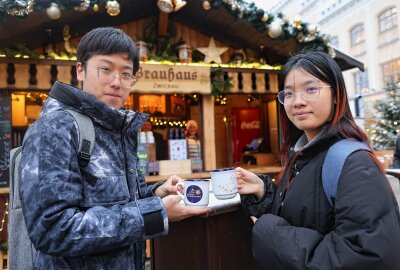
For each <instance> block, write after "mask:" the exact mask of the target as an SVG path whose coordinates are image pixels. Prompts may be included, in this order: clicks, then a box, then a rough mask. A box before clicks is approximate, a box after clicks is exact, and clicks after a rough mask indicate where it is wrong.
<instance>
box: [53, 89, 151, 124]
mask: <svg viewBox="0 0 400 270" xmlns="http://www.w3.org/2000/svg"><path fill="white" fill-rule="evenodd" d="M49 96H50V97H52V98H54V99H56V100H58V101H60V102H62V103H64V104H65V105H67V106H69V107H72V108H73V109H75V110H77V111H80V112H82V113H84V114H86V115H88V116H90V117H91V118H92V119H93V120H94V121H95V122H97V123H98V124H100V125H102V126H104V127H105V128H107V129H110V130H112V129H121V128H123V127H124V126H126V125H128V126H129V127H130V128H133V129H134V130H138V129H139V128H140V127H141V126H142V125H143V123H144V122H145V121H146V120H147V118H148V114H144V113H141V112H133V111H128V110H123V109H120V110H117V109H115V108H113V107H111V106H109V105H108V104H106V103H104V102H103V101H101V100H98V99H97V98H96V97H95V96H93V95H91V94H89V93H86V92H84V91H82V90H81V89H78V88H76V87H74V86H71V85H68V84H64V83H61V82H58V81H56V82H55V83H54V85H53V87H52V89H51V91H50V93H49ZM133 120H137V121H135V122H134V123H133V125H131V122H132V121H133Z"/></svg>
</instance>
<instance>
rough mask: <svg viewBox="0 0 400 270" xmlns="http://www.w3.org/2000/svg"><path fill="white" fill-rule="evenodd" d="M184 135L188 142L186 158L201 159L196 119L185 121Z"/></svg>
mask: <svg viewBox="0 0 400 270" xmlns="http://www.w3.org/2000/svg"><path fill="white" fill-rule="evenodd" d="M185 137H186V140H187V144H188V158H189V159H192V160H201V146H200V138H199V126H198V125H197V122H196V121H194V120H189V121H187V123H186V131H185Z"/></svg>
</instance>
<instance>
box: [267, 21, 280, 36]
mask: <svg viewBox="0 0 400 270" xmlns="http://www.w3.org/2000/svg"><path fill="white" fill-rule="evenodd" d="M281 33H282V25H281V24H280V23H277V22H273V23H271V24H270V26H269V27H268V35H269V36H270V37H271V38H277V37H279V36H280V35H281Z"/></svg>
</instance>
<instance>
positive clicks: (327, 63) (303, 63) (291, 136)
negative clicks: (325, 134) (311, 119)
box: [278, 51, 383, 182]
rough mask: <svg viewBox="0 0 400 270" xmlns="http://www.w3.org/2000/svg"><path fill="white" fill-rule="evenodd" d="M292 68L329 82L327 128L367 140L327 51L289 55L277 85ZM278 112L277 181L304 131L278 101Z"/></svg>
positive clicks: (335, 65) (287, 166)
mask: <svg viewBox="0 0 400 270" xmlns="http://www.w3.org/2000/svg"><path fill="white" fill-rule="evenodd" d="M296 69H297V70H302V71H304V72H307V73H308V74H310V75H311V76H314V77H315V78H318V79H319V80H321V81H323V82H324V83H327V84H329V85H330V86H331V87H330V89H331V91H332V97H333V98H332V104H333V113H332V118H331V119H330V124H329V129H330V130H332V129H334V130H336V131H337V132H338V136H339V138H342V139H345V138H353V139H356V140H358V141H361V142H365V143H367V144H369V143H368V137H367V135H366V134H365V133H364V132H363V131H362V130H361V129H360V128H359V127H358V126H357V124H356V123H355V121H354V118H353V115H352V114H351V111H350V106H349V102H348V98H347V91H346V85H345V83H344V79H343V75H342V71H341V70H340V68H339V66H338V64H337V63H336V62H335V61H334V60H333V59H332V58H331V57H330V56H329V55H328V54H326V53H323V52H320V51H308V52H304V53H299V54H297V55H295V56H293V57H291V58H290V59H289V60H288V62H287V63H286V64H285V65H284V67H283V68H282V71H281V74H280V79H279V85H280V87H281V88H280V89H283V86H284V83H285V80H286V76H287V75H288V74H289V72H290V71H292V70H296ZM279 104H280V103H279ZM279 116H280V119H281V129H282V134H283V145H282V148H281V153H280V154H281V163H282V165H283V170H282V172H281V174H280V175H279V177H278V182H279V181H280V180H281V179H282V177H283V175H284V174H285V172H286V170H287V169H288V168H289V164H291V161H290V160H289V157H288V152H289V148H290V147H291V146H293V145H294V144H295V143H296V142H297V140H298V139H299V138H300V136H301V135H302V134H303V133H304V132H303V131H302V130H300V129H298V128H297V127H296V126H295V125H294V124H293V123H292V122H291V121H290V120H289V118H288V116H287V114H286V112H285V108H284V106H283V105H282V104H280V112H279ZM370 156H371V157H372V159H373V160H374V162H375V163H376V164H377V165H378V167H379V168H380V169H381V170H382V171H383V166H382V164H381V162H379V160H378V159H377V158H376V157H375V155H373V154H372V153H371V154H370Z"/></svg>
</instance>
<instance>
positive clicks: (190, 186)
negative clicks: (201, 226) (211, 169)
mask: <svg viewBox="0 0 400 270" xmlns="http://www.w3.org/2000/svg"><path fill="white" fill-rule="evenodd" d="M176 186H181V187H182V189H183V190H184V194H182V193H181V192H180V191H179V189H178V190H177V194H178V195H179V196H180V197H181V198H182V199H183V201H184V202H185V205H187V206H192V207H198V208H205V207H207V206H208V202H209V196H210V181H209V180H208V179H186V180H185V181H184V182H178V183H177V184H176Z"/></svg>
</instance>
